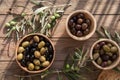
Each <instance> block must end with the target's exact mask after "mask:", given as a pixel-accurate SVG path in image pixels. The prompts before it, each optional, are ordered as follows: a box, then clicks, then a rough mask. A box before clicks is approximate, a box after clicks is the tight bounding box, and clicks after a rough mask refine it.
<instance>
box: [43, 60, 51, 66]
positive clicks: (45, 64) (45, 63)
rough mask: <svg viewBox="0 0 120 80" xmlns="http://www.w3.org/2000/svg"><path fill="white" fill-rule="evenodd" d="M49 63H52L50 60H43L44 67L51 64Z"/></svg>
mask: <svg viewBox="0 0 120 80" xmlns="http://www.w3.org/2000/svg"><path fill="white" fill-rule="evenodd" d="M49 64H50V62H49V61H45V62H43V63H42V66H43V67H48V66H49Z"/></svg>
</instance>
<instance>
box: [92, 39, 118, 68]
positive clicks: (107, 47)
mask: <svg viewBox="0 0 120 80" xmlns="http://www.w3.org/2000/svg"><path fill="white" fill-rule="evenodd" d="M117 58H118V48H117V47H116V46H115V45H113V44H112V43H110V42H105V41H102V42H99V43H97V44H96V45H95V46H94V49H93V59H94V60H95V62H96V63H97V64H98V65H100V66H102V67H106V66H109V65H111V64H112V63H113V62H114V61H115V60H116V59H117Z"/></svg>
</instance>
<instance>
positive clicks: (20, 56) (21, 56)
mask: <svg viewBox="0 0 120 80" xmlns="http://www.w3.org/2000/svg"><path fill="white" fill-rule="evenodd" d="M22 59H23V54H22V53H19V54H18V55H17V60H19V61H20V60H22Z"/></svg>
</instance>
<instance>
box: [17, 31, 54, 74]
mask: <svg viewBox="0 0 120 80" xmlns="http://www.w3.org/2000/svg"><path fill="white" fill-rule="evenodd" d="M54 58H55V48H54V46H53V44H52V42H51V40H50V39H49V38H47V37H46V36H44V35H42V34H38V33H33V34H29V35H26V36H24V37H23V38H22V39H21V40H20V41H19V42H18V44H17V47H16V62H17V63H18V65H19V66H20V67H21V68H22V69H23V70H24V71H27V72H29V73H39V72H43V71H45V70H47V69H48V68H49V67H50V66H51V65H52V63H53V61H54Z"/></svg>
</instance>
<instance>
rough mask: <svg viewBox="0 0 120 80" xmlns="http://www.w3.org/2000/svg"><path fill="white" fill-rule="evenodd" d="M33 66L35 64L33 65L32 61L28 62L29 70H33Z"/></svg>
mask: <svg viewBox="0 0 120 80" xmlns="http://www.w3.org/2000/svg"><path fill="white" fill-rule="evenodd" d="M34 68H35V66H34V64H33V63H29V64H28V69H29V70H30V71H32V70H34Z"/></svg>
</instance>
